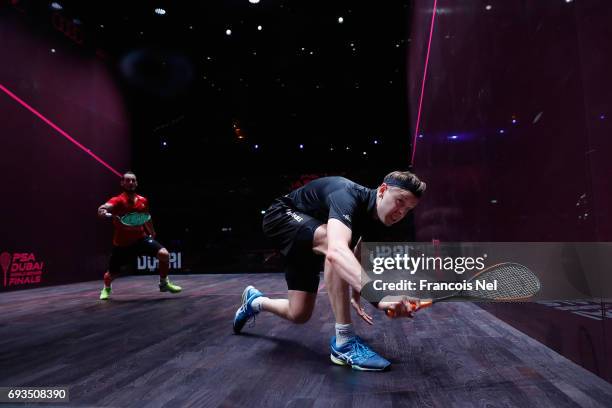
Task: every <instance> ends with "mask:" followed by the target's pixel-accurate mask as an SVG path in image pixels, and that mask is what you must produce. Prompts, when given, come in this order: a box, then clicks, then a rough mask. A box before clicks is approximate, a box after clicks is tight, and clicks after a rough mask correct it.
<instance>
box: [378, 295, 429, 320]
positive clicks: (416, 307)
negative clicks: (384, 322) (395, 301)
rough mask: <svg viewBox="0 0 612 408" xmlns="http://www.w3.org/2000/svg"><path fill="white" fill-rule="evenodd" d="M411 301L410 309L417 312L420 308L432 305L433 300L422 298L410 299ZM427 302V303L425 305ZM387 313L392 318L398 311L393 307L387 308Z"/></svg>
mask: <svg viewBox="0 0 612 408" xmlns="http://www.w3.org/2000/svg"><path fill="white" fill-rule="evenodd" d="M408 302H409V303H410V311H411V312H416V311H417V310H419V309H422V308H423V307H429V306H431V303H432V302H431V300H426V301H421V300H418V299H417V300H409V301H408ZM424 304H425V305H424ZM385 314H386V315H387V316H388V317H390V318H394V317H395V316H396V314H397V313H396V312H395V310H393V309H387V310H385Z"/></svg>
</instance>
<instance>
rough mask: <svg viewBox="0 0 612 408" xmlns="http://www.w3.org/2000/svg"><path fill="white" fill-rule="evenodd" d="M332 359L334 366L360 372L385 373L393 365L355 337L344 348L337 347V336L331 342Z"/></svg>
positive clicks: (359, 338)
mask: <svg viewBox="0 0 612 408" xmlns="http://www.w3.org/2000/svg"><path fill="white" fill-rule="evenodd" d="M330 349H331V354H330V356H329V357H330V358H331V361H332V362H333V363H334V364H338V365H342V366H349V367H351V368H352V369H353V370H360V371H384V370H386V369H387V368H389V366H390V365H391V363H390V362H389V361H388V360H386V359H384V358H382V357H381V356H380V355H379V354H378V353H376V352H375V351H374V350H372V349H371V348H370V347H369V346H368V345H367V344H365V342H364V341H363V339H362V338H361V337H359V336H355V337H354V338H353V339H352V340H350V341H348V342H346V343H344V344H343V345H342V346H337V345H336V336H334V337H332V338H331V341H330Z"/></svg>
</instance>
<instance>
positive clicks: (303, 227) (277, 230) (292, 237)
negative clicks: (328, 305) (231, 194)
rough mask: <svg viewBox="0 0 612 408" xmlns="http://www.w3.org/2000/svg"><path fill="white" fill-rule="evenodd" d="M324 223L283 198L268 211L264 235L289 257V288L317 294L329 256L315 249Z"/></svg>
mask: <svg viewBox="0 0 612 408" xmlns="http://www.w3.org/2000/svg"><path fill="white" fill-rule="evenodd" d="M323 224H324V223H323V222H321V221H319V220H317V219H315V218H313V217H311V216H310V215H308V214H304V213H301V212H299V211H296V210H295V209H293V208H291V207H290V206H289V205H288V203H287V202H285V200H284V199H283V198H282V197H281V198H279V199H276V200H275V201H274V202H273V203H272V205H271V206H270V208H268V210H267V211H266V215H265V216H264V219H263V230H264V234H266V236H267V237H268V238H270V239H271V240H272V242H273V243H274V245H275V246H276V247H277V248H278V249H279V250H280V252H281V254H283V256H284V257H285V279H286V281H287V287H288V288H289V290H299V291H302V292H309V293H317V290H318V288H319V273H320V272H321V270H322V269H323V262H324V260H325V257H324V256H323V255H317V254H315V253H314V252H313V251H312V243H313V239H314V233H315V230H316V229H317V228H318V227H319V225H323Z"/></svg>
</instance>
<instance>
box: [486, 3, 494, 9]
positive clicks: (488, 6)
mask: <svg viewBox="0 0 612 408" xmlns="http://www.w3.org/2000/svg"><path fill="white" fill-rule="evenodd" d="M492 8H493V6H492V5H490V4H487V5H486V7H485V9H486V10H491V9H492Z"/></svg>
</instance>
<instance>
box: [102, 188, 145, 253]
mask: <svg viewBox="0 0 612 408" xmlns="http://www.w3.org/2000/svg"><path fill="white" fill-rule="evenodd" d="M106 204H109V205H112V206H113V208H112V209H111V210H110V212H111V213H112V214H113V215H116V216H119V217H122V216H124V215H125V214H129V213H133V212H141V213H146V212H149V201H148V200H147V199H146V198H145V197H143V196H141V195H138V194H135V195H134V198H133V200H132V199H130V197H129V196H128V194H127V193H121V194H119V195H118V196H115V197H113V198H111V199H110V200H108V201H107V202H106ZM113 226H114V227H115V233H114V235H113V245H115V246H129V245H132V244H134V243H136V242H137V241H139V240H141V239H142V238H144V237H146V236H147V235H148V234H147V230H146V228H145V226H144V225H141V226H138V227H128V226H127V225H123V224H122V223H121V221H119V220H118V219H117V218H116V217H113Z"/></svg>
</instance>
